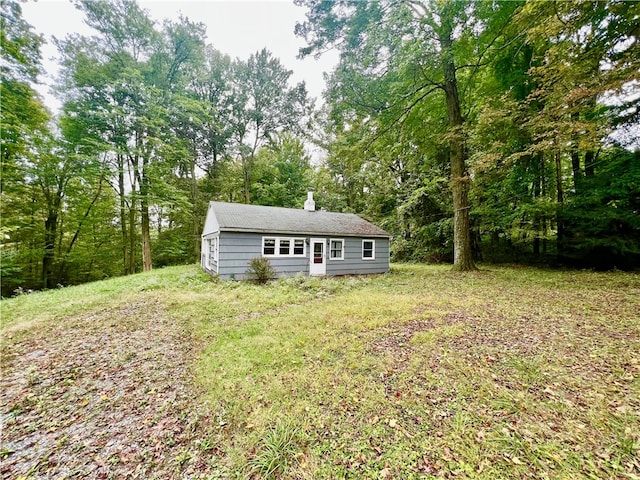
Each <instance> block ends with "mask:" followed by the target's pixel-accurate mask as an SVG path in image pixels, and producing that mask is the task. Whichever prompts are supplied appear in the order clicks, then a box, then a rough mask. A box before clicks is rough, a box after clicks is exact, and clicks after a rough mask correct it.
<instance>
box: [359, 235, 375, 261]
mask: <svg viewBox="0 0 640 480" xmlns="http://www.w3.org/2000/svg"><path fill="white" fill-rule="evenodd" d="M364 242H371V255H372V256H371V257H365V256H364ZM361 251H362V260H375V259H376V241H375V240H373V239H368V238H367V239H364V238H363V239H362V250H361Z"/></svg>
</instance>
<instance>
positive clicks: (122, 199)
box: [116, 153, 130, 275]
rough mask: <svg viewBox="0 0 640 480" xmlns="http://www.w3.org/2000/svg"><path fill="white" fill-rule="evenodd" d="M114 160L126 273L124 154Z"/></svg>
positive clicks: (123, 267) (124, 270)
mask: <svg viewBox="0 0 640 480" xmlns="http://www.w3.org/2000/svg"><path fill="white" fill-rule="evenodd" d="M116 162H117V166H118V197H119V199H120V232H121V234H122V270H123V273H124V274H125V275H127V274H128V273H130V272H129V261H128V258H127V201H126V198H125V192H124V155H122V154H121V153H118V154H117V156H116Z"/></svg>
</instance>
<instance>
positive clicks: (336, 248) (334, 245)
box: [329, 238, 344, 260]
mask: <svg viewBox="0 0 640 480" xmlns="http://www.w3.org/2000/svg"><path fill="white" fill-rule="evenodd" d="M329 259H330V260H344V239H342V238H332V239H330V240H329Z"/></svg>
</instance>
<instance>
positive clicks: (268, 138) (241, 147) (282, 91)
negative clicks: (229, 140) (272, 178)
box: [232, 49, 310, 203]
mask: <svg viewBox="0 0 640 480" xmlns="http://www.w3.org/2000/svg"><path fill="white" fill-rule="evenodd" d="M291 73H292V72H291V71H290V70H287V69H285V68H284V66H283V65H282V63H280V60H278V59H277V58H274V57H273V56H272V54H271V53H270V52H269V51H268V50H266V49H263V50H261V51H259V52H257V53H255V54H253V55H251V56H250V57H249V59H248V60H247V61H246V62H237V63H236V65H235V72H234V101H233V118H232V122H233V125H234V134H233V141H234V147H235V151H236V152H237V158H238V159H239V161H240V164H241V165H242V175H243V184H244V202H245V203H250V201H251V185H252V182H253V167H254V163H255V158H256V155H257V153H258V151H259V150H260V148H261V147H263V146H265V145H268V144H270V143H272V142H273V141H275V137H276V135H277V134H278V133H280V132H283V131H289V132H292V133H299V131H300V128H301V126H302V125H304V123H305V120H306V119H307V118H308V117H309V108H310V104H309V100H308V98H307V91H306V87H305V85H304V83H299V84H297V85H296V86H294V87H290V86H289V83H288V82H289V77H290V76H291Z"/></svg>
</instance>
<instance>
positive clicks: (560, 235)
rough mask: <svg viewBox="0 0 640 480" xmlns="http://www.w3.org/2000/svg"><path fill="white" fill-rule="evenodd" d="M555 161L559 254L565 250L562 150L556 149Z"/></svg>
mask: <svg viewBox="0 0 640 480" xmlns="http://www.w3.org/2000/svg"><path fill="white" fill-rule="evenodd" d="M555 161H556V192H557V201H558V210H557V214H556V222H557V226H558V233H557V236H556V242H557V248H558V255H561V253H562V251H563V250H564V243H563V242H564V219H563V211H562V207H563V204H564V189H563V187H562V159H561V156H560V152H559V151H557V150H556V152H555Z"/></svg>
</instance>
